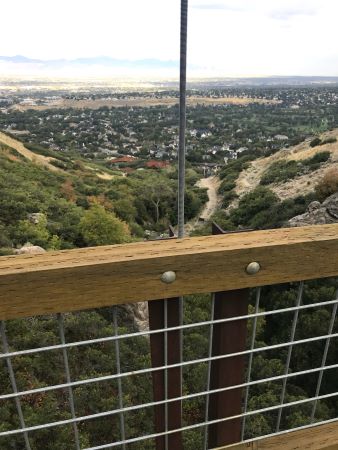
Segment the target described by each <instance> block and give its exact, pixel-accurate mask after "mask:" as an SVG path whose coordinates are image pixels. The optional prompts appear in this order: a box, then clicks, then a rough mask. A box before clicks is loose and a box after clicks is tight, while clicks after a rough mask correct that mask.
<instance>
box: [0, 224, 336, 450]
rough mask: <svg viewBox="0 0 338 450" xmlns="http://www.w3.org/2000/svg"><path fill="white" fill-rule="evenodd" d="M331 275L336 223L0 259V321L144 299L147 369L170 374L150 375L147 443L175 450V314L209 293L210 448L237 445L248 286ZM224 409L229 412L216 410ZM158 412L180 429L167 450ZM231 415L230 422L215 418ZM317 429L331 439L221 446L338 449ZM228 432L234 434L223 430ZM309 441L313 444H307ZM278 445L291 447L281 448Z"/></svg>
mask: <svg viewBox="0 0 338 450" xmlns="http://www.w3.org/2000/svg"><path fill="white" fill-rule="evenodd" d="M219 232H221V230H219ZM336 276H338V226H337V225H323V226H315V227H304V228H289V229H278V230H267V231H254V232H243V233H239V234H225V235H221V234H219V235H215V236H207V237H195V238H186V239H182V240H178V239H170V240H167V241H152V242H142V243H134V244H128V245H116V246H107V247H97V248H87V249H78V250H70V251H59V252H51V253H46V254H41V255H35V256H30V255H29V256H28V255H26V256H9V257H2V258H0V320H2V321H5V320H8V319H17V318H25V317H31V316H38V315H46V314H56V313H65V312H72V311H80V310H85V309H89V308H100V307H105V306H114V305H120V304H125V303H130V302H140V301H150V302H151V303H150V305H151V307H150V308H149V310H150V332H154V330H155V334H153V335H151V336H150V343H151V352H152V363H153V367H155V368H156V367H157V368H158V367H160V368H161V367H162V366H163V368H166V367H167V366H169V367H171V365H173V368H169V369H166V370H167V379H166V381H164V380H165V378H163V377H164V373H165V370H161V371H160V370H157V369H156V371H155V372H154V374H153V383H154V400H155V402H157V403H156V404H155V412H156V414H155V415H156V419H155V422H156V423H155V431H156V432H157V434H158V435H156V436H155V435H154V438H155V439H156V448H157V449H162V448H169V449H170V450H171V448H174V447H173V446H175V449H176V448H177V449H178V448H182V441H181V439H180V437H179V436H180V427H181V426H180V424H181V415H180V413H179V411H180V408H181V400H182V397H181V394H180V392H181V386H180V385H179V381H177V380H179V379H180V377H181V374H180V371H179V370H178V369H180V363H181V356H180V349H179V347H180V345H182V341H181V340H180V333H179V329H178V328H179V325H180V323H179V320H178V317H177V314H178V311H179V297H181V296H183V295H189V294H198V293H211V292H213V293H216V295H215V296H214V302H215V311H214V316H213V318H212V320H216V324H215V325H214V329H213V335H212V337H211V339H212V346H211V347H210V351H211V353H210V358H211V359H210V367H209V370H210V373H209V376H210V379H209V385H208V390H210V391H211V394H210V397H209V412H208V413H207V416H206V423H209V422H208V421H210V422H211V423H210V425H209V440H208V442H209V444H208V448H216V447H217V446H220V445H225V444H227V443H230V442H235V441H239V440H240V425H241V419H240V417H239V416H240V412H241V408H242V404H241V398H242V397H243V387H244V385H243V387H241V388H236V389H233V390H232V391H231V390H227V389H229V386H230V387H231V386H242V384H243V383H244V371H245V367H244V359H243V355H244V354H247V353H245V351H244V350H245V340H246V327H247V320H246V314H247V313H248V296H247V292H248V291H247V288H254V287H260V286H265V285H274V284H281V283H290V282H296V281H305V280H312V279H320V278H326V277H336ZM158 299H168V300H167V303H168V304H169V305H171V306H172V308H171V309H170V308H169V309H167V310H164V303H163V301H162V300H160V301H158V302H156V301H155V300H158ZM164 311H166V312H165V313H164ZM170 311H171V312H170ZM166 315H167V316H166ZM163 317H166V318H165V319H163ZM231 317H235V318H238V317H243V320H237V322H232V323H231V324H230V323H229V322H228V321H229V319H231ZM248 317H249V316H248ZM167 327H169V329H170V328H171V327H173V328H175V327H176V329H175V330H172V331H169V332H168V333H163V332H162V333H158V334H156V330H161V331H163V330H164V329H166V328H167ZM166 334H167V337H165V336H166ZM229 336H230V337H231V339H229ZM164 347H165V348H166V349H167V350H166V351H167V352H168V351H169V359H168V354H167V355H166V357H165V354H164V353H163V352H162V353H161V349H162V350H163V348H164ZM242 353H243V355H242ZM231 354H236V355H237V354H238V355H237V356H234V357H230V358H227V359H222V355H230V356H231ZM9 358H10V355H9V357H8V358H7V359H8V360H9ZM229 364H230V365H231V364H232V366H231V367H230V365H229ZM235 366H236V370H235V371H234V372H235V375H233V376H231V377H228V378H227V379H226V380H224V379H221V380H220V374H222V373H223V372H227V373H230V372H231V370H230V368H233V367H235ZM223 378H224V377H223ZM165 383H167V384H168V383H169V386H170V389H171V391H170V389H169V391H170V392H169V393H168V392H165ZM167 388H168V386H167ZM214 391H216V393H213V392H214ZM168 398H169V399H175V398H178V400H177V402H175V401H171V403H169V407H168V410H167V411H166V412H165V411H164V409H163V408H164V404H165V402H166V401H167V399H168ZM225 404H226V405H229V406H230V407H224V405H225ZM161 408H162V409H161ZM170 411H171V412H170ZM165 414H169V418H168V417H167V418H166V421H167V426H168V423H169V428H168V429H169V430H178V431H177V433H172V434H171V435H169V447H168V442H165V441H164V435H163V433H162V434H161V430H162V431H163V429H162V428H163V424H164V420H165ZM232 416H234V419H233V420H232V421H229V422H226V423H223V422H222V421H221V419H222V418H224V417H232ZM237 416H238V417H237ZM236 417H237V419H236ZM236 427H237V428H236ZM322 427H324V428H323V430H325V433H327V436H334V440H331V441H330V440H329V441H328V442H326V441H325V442H324V441H323V439H324V437H323V435H322V434H321V437H320V438H318V430H319V427H318V426H314V427H313V428H310V429H306V430H300V431H297V432H295V433H298V434H293V433H290V434H288V435H284V434H282V435H278V436H274V437H270V438H266V439H263V440H261V441H259V440H255V441H254V442H252V443H243V444H237V445H236V446H232V447H222V448H234V449H238V450H240V449H241V450H242V449H244V448H252V449H268V448H269V449H270V448H271V449H275V448H276V449H277V448H283V449H290V450H291V449H296V448H304V449H305V448H312V449H316V448H318V449H319V448H325V447H324V446H323V445H322V443H323V442H324V443H325V445H326V444H328V445H327V447H329V446H330V445H331V443H333V444H334V445H336V444H338V438H337V433H336V431H335V429H334V425H332V424H325V425H322ZM235 428H236V432H235V434H234V433H232V432H231V429H233V430H234V429H235ZM168 429H167V430H168ZM323 433H324V432H323ZM231 434H232V435H231ZM229 435H231V436H230V437H229ZM294 436H296V438H294ZM310 436H311V438H309V437H310ZM316 436H317V437H316ZM162 438H163V439H162ZM317 438H318V439H317ZM332 439H333V438H332ZM299 440H300V442H303V444H302V445H301V446H300V447H299V446H298V447H297V446H296V444H295V442H298V441H299ZM324 440H325V439H324ZM317 441H318V446H316V445H317V444H313V443H314V442H317ZM281 442H282V443H283V445H282V444H281ZM286 442H289V443H288V444H287V445H288V446H287V445H286ZM319 442H321V443H319ZM170 443H171V447H170ZM174 443H175V445H174ZM311 443H312V444H311ZM297 445H298V444H297ZM311 445H312V447H311ZM313 445H315V446H313ZM107 448H108V447H107Z"/></svg>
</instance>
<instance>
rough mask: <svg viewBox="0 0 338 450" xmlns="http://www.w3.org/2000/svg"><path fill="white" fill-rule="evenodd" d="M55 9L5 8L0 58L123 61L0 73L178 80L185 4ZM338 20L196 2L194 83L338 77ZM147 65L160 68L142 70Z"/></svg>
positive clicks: (4, 68)
mask: <svg viewBox="0 0 338 450" xmlns="http://www.w3.org/2000/svg"><path fill="white" fill-rule="evenodd" d="M51 6H52V5H51V4H50V2H48V5H47V4H46V2H43V0H12V1H11V2H6V3H5V4H4V5H2V13H3V17H11V18H12V20H6V21H5V22H4V23H3V24H2V33H3V35H4V36H10V38H8V39H6V40H2V42H1V43H0V57H1V56H2V57H13V56H15V55H22V56H24V57H26V58H29V59H33V60H41V61H50V60H52V61H55V60H68V61H72V60H75V59H81V58H102V57H107V58H112V59H114V60H123V61H124V64H121V65H120V66H119V65H114V66H113V67H112V66H109V64H108V65H106V64H100V63H95V64H88V65H87V66H86V65H85V64H81V65H80V66H79V67H76V64H68V63H66V62H64V63H63V64H59V65H56V64H54V66H52V65H51V64H47V63H41V62H40V61H39V62H31V63H27V62H13V61H4V60H0V75H2V76H15V75H17V76H20V75H32V76H34V75H38V74H39V75H41V76H59V77H72V76H74V77H77V76H80V75H81V74H82V75H84V76H87V77H98V76H100V77H110V76H112V75H114V76H117V77H119V76H131V77H143V78H144V77H149V76H151V77H153V78H175V77H177V72H178V60H179V13H180V2H179V0H171V1H170V2H168V1H165V0H144V1H143V2H138V1H137V0H123V1H122V2H118V3H117V2H111V1H109V0H97V1H96V2H95V4H94V3H93V2H92V1H91V0H84V1H82V2H81V3H77V4H76V3H75V2H67V1H66V0H59V1H58V3H57V4H56V3H55V4H54V7H52V8H51ZM18 11H19V12H20V14H17V12H18ZM337 13H338V2H336V1H335V0H307V1H305V0H274V1H273V2H271V1H268V0H236V1H235V0H217V1H208V0H190V2H189V36H188V77H195V78H196V77H197V78H228V77H231V78H238V77H239V78H246V77H276V76H338V56H337V51H336V40H337V39H336V38H337V36H336V35H337V33H336V23H335V21H336V17H337ZM143 60H153V61H155V62H157V63H156V64H150V65H149V67H147V66H146V65H145V66H144V67H139V65H137V64H136V62H137V61H138V62H140V61H143ZM128 63H130V64H129V65H128ZM133 63H135V65H134V66H133ZM108 66H109V67H108Z"/></svg>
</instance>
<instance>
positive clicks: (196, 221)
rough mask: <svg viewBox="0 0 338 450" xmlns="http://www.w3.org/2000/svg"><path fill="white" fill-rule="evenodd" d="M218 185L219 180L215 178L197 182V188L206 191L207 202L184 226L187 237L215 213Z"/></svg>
mask: <svg viewBox="0 0 338 450" xmlns="http://www.w3.org/2000/svg"><path fill="white" fill-rule="evenodd" d="M219 185H220V180H219V178H218V177H216V176H213V177H208V178H201V179H200V180H199V181H198V182H197V186H198V187H200V188H205V189H208V192H207V193H208V198H209V200H208V201H207V203H206V204H205V206H204V208H203V210H202V212H201V213H200V214H199V215H198V216H197V217H194V218H193V219H192V220H190V221H189V222H188V223H187V224H186V225H185V233H186V235H189V234H190V233H191V232H192V231H193V230H195V229H196V228H198V227H200V226H201V225H202V224H203V221H207V220H209V219H210V217H211V216H212V215H213V214H214V212H216V210H217V208H218V206H219V204H220V198H219V195H218V188H219ZM200 219H203V221H200Z"/></svg>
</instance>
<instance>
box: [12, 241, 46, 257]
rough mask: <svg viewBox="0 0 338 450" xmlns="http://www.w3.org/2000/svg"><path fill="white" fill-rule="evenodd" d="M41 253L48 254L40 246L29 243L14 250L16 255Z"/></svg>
mask: <svg viewBox="0 0 338 450" xmlns="http://www.w3.org/2000/svg"><path fill="white" fill-rule="evenodd" d="M40 253H46V250H44V249H43V248H42V247H39V246H38V245H33V244H31V243H30V242H27V243H26V244H25V245H24V246H23V247H21V248H18V249H16V250H14V254H15V255H38V254H40Z"/></svg>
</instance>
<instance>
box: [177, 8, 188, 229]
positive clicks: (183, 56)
mask: <svg viewBox="0 0 338 450" xmlns="http://www.w3.org/2000/svg"><path fill="white" fill-rule="evenodd" d="M187 29H188V0H181V45H180V125H179V144H178V237H179V238H183V237H184V191H185V130H186V91H187Z"/></svg>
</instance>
